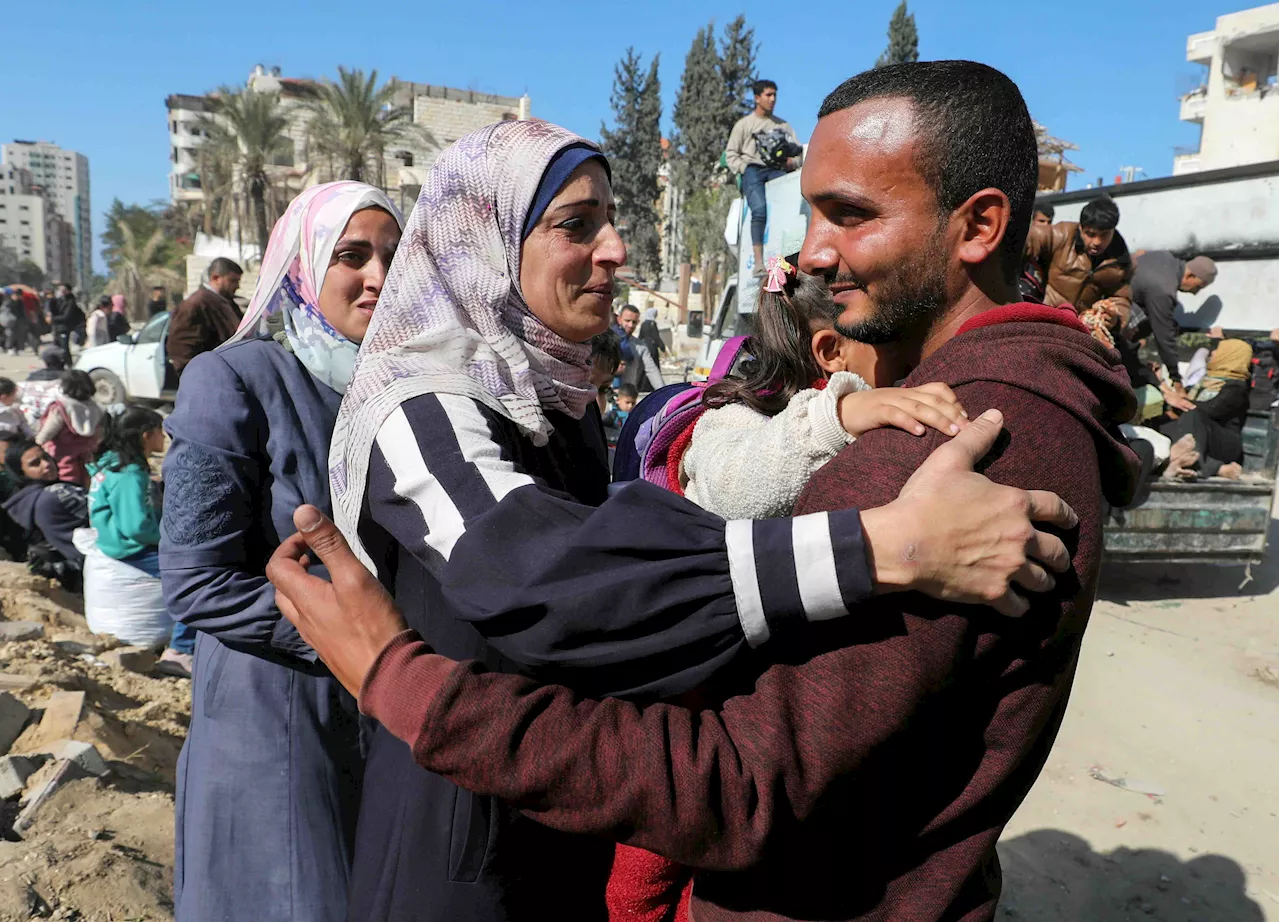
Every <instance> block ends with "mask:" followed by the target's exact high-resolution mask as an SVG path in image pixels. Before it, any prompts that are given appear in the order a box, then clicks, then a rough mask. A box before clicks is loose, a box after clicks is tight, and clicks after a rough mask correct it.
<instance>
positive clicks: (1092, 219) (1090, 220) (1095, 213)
mask: <svg viewBox="0 0 1280 922" xmlns="http://www.w3.org/2000/svg"><path fill="white" fill-rule="evenodd" d="M1119 223H1120V206H1119V205H1117V204H1116V203H1115V201H1114V200H1113V199H1112V198H1111V196H1109V195H1100V196H1098V197H1097V198H1096V199H1093V200H1092V201H1091V202H1089V203H1088V204H1086V205H1085V206H1084V207H1083V208H1081V209H1080V226H1081V227H1088V228H1090V229H1092V230H1100V231H1109V230H1115V227H1116V225H1117V224H1119Z"/></svg>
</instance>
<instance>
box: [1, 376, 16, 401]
mask: <svg viewBox="0 0 1280 922" xmlns="http://www.w3.org/2000/svg"><path fill="white" fill-rule="evenodd" d="M17 392H18V385H16V384H14V382H13V379H12V378H0V397H8V396H9V395H10V394H16V393H17Z"/></svg>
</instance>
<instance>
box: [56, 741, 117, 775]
mask: <svg viewBox="0 0 1280 922" xmlns="http://www.w3.org/2000/svg"><path fill="white" fill-rule="evenodd" d="M53 757H54V758H55V759H59V760H61V759H65V760H66V761H68V762H74V763H76V764H77V765H79V766H80V767H81V768H83V769H84V770H85V771H86V772H88V773H89V774H91V775H96V776H97V777H99V778H101V777H102V776H103V775H105V774H107V773H108V772H110V771H111V767H110V766H109V765H107V760H106V759H104V758H103V757H102V753H100V752H98V750H97V747H95V746H94V745H93V743H82V742H81V741H80V740H66V741H65V742H64V743H63V744H62V745H61V746H59V747H56V748H55V749H54V751H53Z"/></svg>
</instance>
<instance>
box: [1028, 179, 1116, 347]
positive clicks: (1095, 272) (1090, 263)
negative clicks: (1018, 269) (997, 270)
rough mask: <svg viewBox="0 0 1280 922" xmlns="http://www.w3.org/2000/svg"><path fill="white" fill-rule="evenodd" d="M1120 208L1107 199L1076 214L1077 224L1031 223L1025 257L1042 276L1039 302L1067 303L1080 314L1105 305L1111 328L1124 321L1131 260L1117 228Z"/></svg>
mask: <svg viewBox="0 0 1280 922" xmlns="http://www.w3.org/2000/svg"><path fill="white" fill-rule="evenodd" d="M1119 223H1120V209H1119V208H1117V207H1116V203H1115V202H1113V201H1112V200H1111V199H1110V198H1109V197H1107V196H1105V195H1104V196H1101V197H1099V198H1096V199H1094V200H1093V201H1091V202H1089V203H1088V204H1087V205H1085V206H1084V208H1082V209H1081V210H1080V222H1079V223H1078V224H1077V223H1075V222H1072V221H1062V222H1059V223H1058V224H1054V225H1052V226H1050V227H1044V226H1043V225H1036V226H1033V227H1032V228H1031V232H1030V233H1029V234H1028V235H1027V251H1026V252H1027V257H1028V258H1029V259H1030V260H1031V261H1032V262H1034V263H1035V264H1036V265H1037V266H1039V268H1040V269H1041V270H1042V271H1043V273H1044V280H1045V289H1044V303H1045V304H1050V305H1054V306H1056V305H1059V304H1070V305H1071V306H1072V307H1074V308H1075V309H1076V313H1078V314H1082V313H1084V312H1085V311H1087V310H1088V309H1089V308H1091V307H1093V306H1094V305H1095V304H1097V303H1099V302H1102V301H1105V302H1107V304H1106V306H1107V309H1108V313H1110V314H1111V316H1112V324H1111V325H1112V326H1113V327H1116V328H1118V329H1124V326H1125V324H1126V323H1127V322H1128V320H1129V297H1130V292H1129V279H1130V277H1131V276H1132V275H1133V261H1132V260H1131V259H1130V258H1129V247H1128V246H1127V245H1126V244H1125V242H1124V238H1123V237H1121V236H1120V232H1119V231H1117V230H1116V225H1117V224H1119Z"/></svg>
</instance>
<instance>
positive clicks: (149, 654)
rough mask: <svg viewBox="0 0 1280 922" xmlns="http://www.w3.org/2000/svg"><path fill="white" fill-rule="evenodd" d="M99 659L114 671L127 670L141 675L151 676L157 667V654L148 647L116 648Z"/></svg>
mask: <svg viewBox="0 0 1280 922" xmlns="http://www.w3.org/2000/svg"><path fill="white" fill-rule="evenodd" d="M98 659H100V660H102V661H103V662H104V663H106V664H107V665H108V666H111V667H112V668H114V669H127V670H129V671H130V672H136V673H138V674H139V675H150V674H151V670H152V669H154V668H155V665H156V654H155V652H154V651H153V650H151V649H149V648H147V647H116V648H115V649H114V650H108V651H106V652H105V653H103V654H102V655H101V656H99V657H98Z"/></svg>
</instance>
